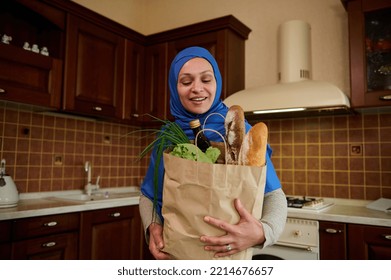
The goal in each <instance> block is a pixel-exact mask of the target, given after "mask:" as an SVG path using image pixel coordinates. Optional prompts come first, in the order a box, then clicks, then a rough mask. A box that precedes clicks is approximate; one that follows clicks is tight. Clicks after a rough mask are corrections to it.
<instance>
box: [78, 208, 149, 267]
mask: <svg viewBox="0 0 391 280" xmlns="http://www.w3.org/2000/svg"><path fill="white" fill-rule="evenodd" d="M81 217H82V226H81V231H80V244H82V246H80V259H94V260H98V259H100V260H102V259H103V260H137V259H141V258H142V256H143V253H142V249H143V248H142V241H143V239H142V226H141V218H140V214H139V210H138V206H125V207H116V208H109V209H101V210H94V211H86V212H83V213H82V214H81Z"/></svg>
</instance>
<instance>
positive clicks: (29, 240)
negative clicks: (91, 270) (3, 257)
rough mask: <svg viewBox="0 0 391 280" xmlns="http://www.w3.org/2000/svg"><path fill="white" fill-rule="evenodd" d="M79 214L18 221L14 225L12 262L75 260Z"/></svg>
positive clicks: (76, 255)
mask: <svg viewBox="0 0 391 280" xmlns="http://www.w3.org/2000/svg"><path fill="white" fill-rule="evenodd" d="M78 229H79V214H78V213H72V214H60V215H49V216H42V217H34V218H25V219H18V220H14V221H13V222H12V230H11V232H12V243H11V259H14V260H75V259H77V258H78V245H79V244H78V237H79V231H78Z"/></svg>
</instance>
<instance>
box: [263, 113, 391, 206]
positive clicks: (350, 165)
mask: <svg viewBox="0 0 391 280" xmlns="http://www.w3.org/2000/svg"><path fill="white" fill-rule="evenodd" d="M266 123H267V125H268V127H269V142H270V145H271V146H272V148H273V157H272V160H273V163H274V165H275V167H276V170H277V172H278V175H279V177H280V180H281V182H282V185H283V188H284V191H285V192H286V193H287V194H291V195H308V196H320V197H337V198H350V199H369V200H372V199H377V198H379V197H385V198H391V114H363V115H354V116H327V117H312V118H300V119H281V120H271V121H267V122H266Z"/></svg>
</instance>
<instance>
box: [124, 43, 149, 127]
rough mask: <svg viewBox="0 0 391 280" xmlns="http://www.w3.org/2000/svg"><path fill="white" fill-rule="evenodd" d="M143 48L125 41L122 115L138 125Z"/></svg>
mask: <svg viewBox="0 0 391 280" xmlns="http://www.w3.org/2000/svg"><path fill="white" fill-rule="evenodd" d="M144 69H145V67H144V46H142V45H139V44H137V43H134V42H131V41H129V40H126V58H125V90H124V92H125V96H124V100H125V101H124V112H125V113H124V115H125V119H126V120H131V123H132V124H139V122H140V121H141V118H142V114H143V113H144V103H143V102H144V95H145V92H144V77H145V75H144V74H145V73H144Z"/></svg>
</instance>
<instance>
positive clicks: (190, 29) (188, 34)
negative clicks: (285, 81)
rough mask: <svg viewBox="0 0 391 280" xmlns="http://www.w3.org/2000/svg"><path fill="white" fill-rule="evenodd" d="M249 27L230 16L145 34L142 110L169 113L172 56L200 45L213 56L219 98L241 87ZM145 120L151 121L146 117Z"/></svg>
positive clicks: (165, 115)
mask: <svg viewBox="0 0 391 280" xmlns="http://www.w3.org/2000/svg"><path fill="white" fill-rule="evenodd" d="M250 31H251V30H250V29H249V28H248V27H247V26H245V25H244V24H243V23H241V22H240V21H239V20H237V19H236V18H235V17H233V16H225V17H221V18H217V19H213V20H209V21H205V22H201V23H196V24H192V25H188V26H184V27H180V28H176V29H173V30H169V31H165V32H161V33H157V34H154V35H150V36H148V37H147V42H148V44H149V46H147V47H146V53H145V62H146V75H145V76H146V87H145V98H144V112H145V113H148V114H150V115H153V116H155V117H158V118H161V119H172V116H171V115H170V106H169V102H170V93H169V89H168V72H169V68H170V65H171V61H172V60H173V59H174V57H175V55H176V54H177V53H178V52H179V51H181V50H183V49H184V48H187V47H191V46H200V47H204V48H206V49H208V50H209V51H210V52H211V54H212V55H213V56H214V57H215V58H216V61H217V63H218V65H219V68H220V72H221V75H222V79H223V88H222V94H221V98H222V99H225V98H226V97H227V96H229V95H231V94H233V93H234V92H237V91H239V90H242V89H244V86H245V69H244V68H245V40H247V38H248V34H249V33H250ZM144 120H145V121H147V122H148V121H152V122H153V119H151V118H149V119H148V118H147V119H144Z"/></svg>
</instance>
